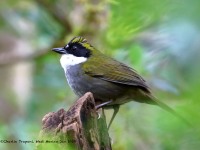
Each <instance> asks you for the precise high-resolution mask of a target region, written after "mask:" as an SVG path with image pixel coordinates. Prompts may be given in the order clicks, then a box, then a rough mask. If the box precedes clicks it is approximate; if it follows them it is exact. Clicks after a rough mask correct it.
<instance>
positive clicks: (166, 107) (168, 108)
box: [151, 95, 191, 126]
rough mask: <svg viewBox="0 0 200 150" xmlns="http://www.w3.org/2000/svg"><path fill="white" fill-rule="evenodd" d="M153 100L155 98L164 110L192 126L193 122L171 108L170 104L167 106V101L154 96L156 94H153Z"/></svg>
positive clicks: (155, 101)
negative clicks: (164, 101)
mask: <svg viewBox="0 0 200 150" xmlns="http://www.w3.org/2000/svg"><path fill="white" fill-rule="evenodd" d="M151 100H153V101H154V103H155V104H156V105H158V106H160V107H161V108H163V109H164V110H166V111H168V112H169V113H171V114H173V115H174V116H176V117H177V118H179V119H180V120H182V121H183V122H184V123H185V124H187V125H189V126H191V123H190V122H189V121H188V120H186V119H185V118H184V117H183V116H181V115H180V114H179V113H177V112H176V111H174V110H173V109H172V108H170V107H169V106H167V105H166V104H165V103H163V102H161V101H159V100H158V99H157V98H156V97H154V96H152V95H151Z"/></svg>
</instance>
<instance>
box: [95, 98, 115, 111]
mask: <svg viewBox="0 0 200 150" xmlns="http://www.w3.org/2000/svg"><path fill="white" fill-rule="evenodd" d="M112 102H113V101H112V100H110V101H107V102H104V103H101V104H99V105H97V106H95V108H96V109H99V108H101V107H103V106H105V105H107V104H110V103H112Z"/></svg>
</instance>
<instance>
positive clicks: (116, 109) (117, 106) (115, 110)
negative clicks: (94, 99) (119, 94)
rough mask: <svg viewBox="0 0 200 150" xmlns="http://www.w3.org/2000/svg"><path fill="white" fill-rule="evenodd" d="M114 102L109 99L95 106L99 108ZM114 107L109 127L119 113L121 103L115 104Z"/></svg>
mask: <svg viewBox="0 0 200 150" xmlns="http://www.w3.org/2000/svg"><path fill="white" fill-rule="evenodd" d="M112 102H113V101H112V100H110V101H107V102H104V103H102V104H99V105H97V106H96V107H95V108H96V109H99V108H101V107H103V106H106V105H107V104H110V103H112ZM112 107H113V109H114V112H113V115H112V117H111V120H110V122H109V125H108V129H109V128H110V126H111V124H112V122H113V120H114V118H115V116H116V114H117V113H118V111H119V105H113V106H112Z"/></svg>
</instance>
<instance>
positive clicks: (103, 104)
mask: <svg viewBox="0 0 200 150" xmlns="http://www.w3.org/2000/svg"><path fill="white" fill-rule="evenodd" d="M110 103H112V100H110V101H107V102H104V103H101V104H99V105H97V106H95V108H96V109H97V114H98V119H99V118H100V117H101V115H100V113H99V112H98V109H99V108H101V107H103V106H105V105H107V104H110ZM102 109H103V108H102ZM103 113H104V109H103ZM104 116H105V115H104Z"/></svg>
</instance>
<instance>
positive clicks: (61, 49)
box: [52, 47, 67, 54]
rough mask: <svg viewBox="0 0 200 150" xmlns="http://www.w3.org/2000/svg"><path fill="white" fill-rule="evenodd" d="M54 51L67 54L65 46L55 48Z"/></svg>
mask: <svg viewBox="0 0 200 150" xmlns="http://www.w3.org/2000/svg"><path fill="white" fill-rule="evenodd" d="M52 51H54V52H56V53H59V54H66V53H67V52H66V50H65V49H64V48H63V47H59V48H53V49H52Z"/></svg>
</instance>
